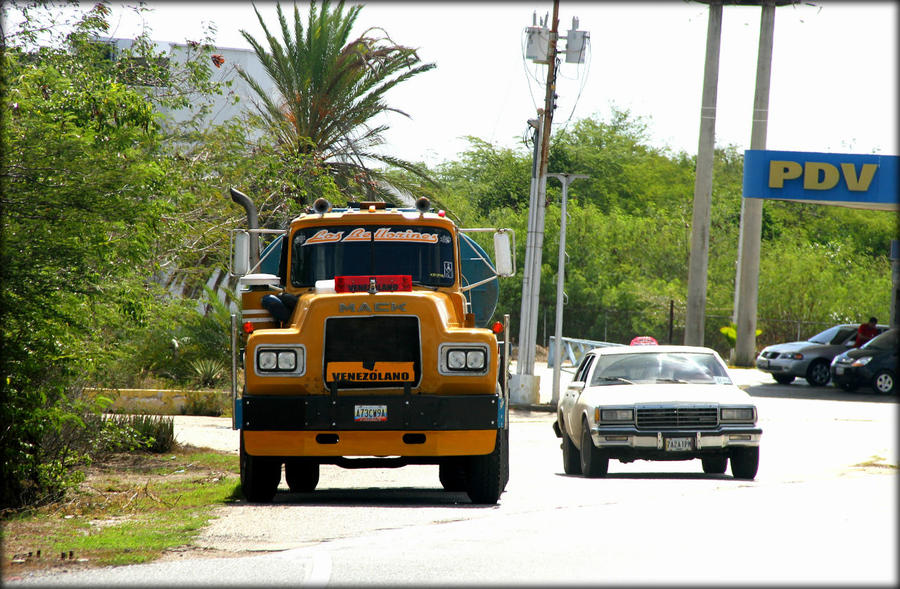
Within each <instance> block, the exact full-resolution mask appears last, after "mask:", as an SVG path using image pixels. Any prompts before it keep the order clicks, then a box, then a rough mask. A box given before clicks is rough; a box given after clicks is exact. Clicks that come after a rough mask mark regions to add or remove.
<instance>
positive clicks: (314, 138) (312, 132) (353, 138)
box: [238, 0, 434, 201]
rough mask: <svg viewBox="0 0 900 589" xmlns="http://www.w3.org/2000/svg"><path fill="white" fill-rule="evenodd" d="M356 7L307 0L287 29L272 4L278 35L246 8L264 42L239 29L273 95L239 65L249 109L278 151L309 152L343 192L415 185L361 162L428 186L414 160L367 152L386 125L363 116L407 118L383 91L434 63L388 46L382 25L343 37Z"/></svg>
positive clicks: (386, 192)
mask: <svg viewBox="0 0 900 589" xmlns="http://www.w3.org/2000/svg"><path fill="white" fill-rule="evenodd" d="M361 9H362V6H359V5H357V6H353V7H351V8H349V9H348V10H347V11H346V12H344V2H343V0H342V1H341V2H340V3H339V4H338V5H337V8H336V9H335V10H330V7H329V2H328V1H327V0H326V1H325V2H323V3H322V6H321V10H317V7H316V3H315V1H313V2H312V3H311V4H310V8H309V17H308V20H307V23H306V29H305V31H304V26H303V22H302V21H301V19H300V13H299V11H298V9H297V5H296V3H295V4H294V22H293V27H292V28H291V27H289V25H288V22H287V20H286V19H285V16H284V14H283V13H282V10H281V4H280V3H279V4H278V5H277V14H278V21H279V24H280V26H281V40H280V41H279V40H278V39H276V38H275V36H274V35H272V33H270V32H269V29H268V27H267V26H266V24H265V22H263V19H262V16H260V14H259V11H258V10H257V9H256V6H254V7H253V10H254V12H256V17H257V19H259V24H260V25H261V26H262V29H263V32H264V33H265V37H266V43H267V44H268V47H267V48H266V47H263V45H262V44H261V43H259V42H258V41H257V40H256V39H254V38H253V37H252V36H251V35H250V34H249V33H247V32H246V31H244V30H241V34H242V35H243V36H244V38H245V39H246V40H247V41H248V42H249V43H250V45H251V46H252V47H253V50H254V51H255V52H256V55H257V57H258V58H259V60H260V62H261V63H262V65H263V68H264V69H265V71H266V73H267V74H268V76H269V78H271V81H272V82H273V83H274V85H275V90H276V91H277V93H276V95H275V96H271V95H270V94H269V93H268V92H267V91H266V90H265V89H264V88H263V86H262V85H261V84H260V83H259V81H258V80H255V79H253V78H252V77H251V76H249V75H248V74H247V73H246V72H245V71H243V70H241V69H238V73H239V75H240V76H241V77H242V78H243V79H244V80H245V81H246V82H247V83H248V84H249V85H250V87H251V88H252V89H253V91H254V93H255V94H256V98H257V99H258V101H257V102H256V103H255V106H256V110H257V112H258V114H259V116H260V117H261V119H262V122H263V124H264V127H265V128H266V129H267V130H268V131H269V132H270V133H271V134H272V138H273V139H274V141H275V143H276V147H277V149H278V150H280V151H281V152H282V153H283V154H284V155H285V156H290V157H292V158H296V157H298V156H299V157H301V158H311V160H312V161H313V162H315V163H316V164H317V165H319V166H321V167H323V168H324V169H325V170H327V173H328V174H329V175H330V176H331V177H332V178H333V179H334V181H335V184H336V185H337V186H338V188H339V189H340V190H341V192H342V193H343V194H345V195H346V196H347V197H348V198H352V197H354V196H363V197H366V198H373V197H374V198H382V199H384V200H388V201H395V200H396V198H395V197H394V196H393V195H392V192H394V191H392V190H391V189H390V187H391V186H393V187H394V188H399V189H401V190H410V189H411V188H414V187H415V186H414V185H415V183H414V182H409V181H403V180H400V181H398V180H397V177H399V176H398V175H394V176H393V178H394V179H393V182H390V183H389V182H387V178H386V175H385V174H386V170H385V169H375V168H372V167H371V166H370V165H368V162H377V163H381V164H387V165H388V166H393V167H394V168H400V169H402V170H406V171H408V172H411V173H412V174H413V175H414V177H418V178H420V179H422V180H425V181H427V182H430V183H432V184H434V181H433V180H431V178H429V176H428V174H427V171H425V170H424V169H423V168H422V167H421V166H419V165H417V164H414V163H411V162H408V161H405V160H402V159H399V158H396V157H392V156H390V155H385V154H383V153H378V152H377V151H376V150H374V148H376V147H377V146H379V145H382V144H383V143H384V141H383V137H382V133H383V132H384V131H385V130H387V129H388V126H387V125H385V124H377V125H373V124H372V123H371V121H372V120H373V119H374V118H376V117H377V116H379V115H382V114H384V113H387V112H394V113H399V114H401V115H404V116H409V115H408V114H407V113H405V112H403V111H401V110H398V109H396V108H392V107H390V106H388V105H387V104H386V103H385V102H384V95H385V93H386V92H387V91H388V90H390V89H391V88H393V87H394V86H396V85H397V84H399V83H401V82H403V81H405V80H408V79H410V78H412V77H413V76H416V75H418V74H421V73H422V72H426V71H428V70H430V69H432V68H434V64H433V63H429V64H422V63H421V62H420V60H419V57H418V55H417V54H416V51H415V49H411V48H409V47H404V46H401V45H397V44H395V43H394V42H393V41H392V40H391V39H390V38H389V37H388V36H387V33H385V32H384V31H383V30H382V29H376V28H370V29H367V30H366V31H364V32H363V34H362V35H361V36H359V37H358V38H356V39H354V40H352V41H349V42H348V39H349V38H350V31H351V29H352V27H353V24H354V22H355V21H356V18H357V16H358V15H359V12H360V10H361ZM400 176H404V177H406V176H407V175H405V174H402V175H400Z"/></svg>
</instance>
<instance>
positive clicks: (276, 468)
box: [240, 431, 281, 503]
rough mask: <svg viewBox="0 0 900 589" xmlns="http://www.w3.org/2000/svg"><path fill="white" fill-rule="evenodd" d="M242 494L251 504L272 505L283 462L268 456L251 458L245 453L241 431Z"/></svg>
mask: <svg viewBox="0 0 900 589" xmlns="http://www.w3.org/2000/svg"><path fill="white" fill-rule="evenodd" d="M240 463H241V492H242V493H243V494H244V498H245V499H247V501H250V502H251V503H271V502H272V499H273V498H274V497H275V491H277V490H278V483H279V482H280V481H281V462H280V461H279V460H278V459H277V458H270V457H268V456H250V455H249V454H247V453H246V452H245V451H244V432H243V431H241V456H240Z"/></svg>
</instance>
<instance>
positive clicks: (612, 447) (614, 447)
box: [591, 426, 762, 460]
mask: <svg viewBox="0 0 900 589" xmlns="http://www.w3.org/2000/svg"><path fill="white" fill-rule="evenodd" d="M761 437H762V429H760V428H758V427H753V426H749V427H748V426H730V427H727V428H725V427H723V428H719V429H716V430H710V431H697V430H672V431H654V432H648V431H639V430H637V429H636V428H633V427H599V428H598V427H594V428H591V438H593V441H594V445H595V446H597V448H600V449H601V450H605V451H607V452H608V453H609V455H610V456H611V457H613V458H617V457H620V456H621V457H636V458H641V457H648V458H653V459H672V460H678V459H679V458H695V457H697V456H702V455H706V454H721V453H723V451H727V450H729V449H731V448H738V447H747V446H759V442H760V438H761ZM670 440H679V442H678V444H677V445H676V444H674V443H673V442H671V441H670ZM685 440H687V442H685ZM685 444H687V447H685ZM675 448H678V449H675Z"/></svg>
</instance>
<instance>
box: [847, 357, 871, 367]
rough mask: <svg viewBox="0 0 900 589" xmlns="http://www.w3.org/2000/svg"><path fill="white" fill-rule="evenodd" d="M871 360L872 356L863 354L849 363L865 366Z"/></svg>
mask: <svg viewBox="0 0 900 589" xmlns="http://www.w3.org/2000/svg"><path fill="white" fill-rule="evenodd" d="M871 361H872V356H863V357H862V358H857V359H856V360H854V361H853V363H852V364H850V366H865V365H866V364H868V363H869V362H871Z"/></svg>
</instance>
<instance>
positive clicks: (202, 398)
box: [181, 391, 225, 417]
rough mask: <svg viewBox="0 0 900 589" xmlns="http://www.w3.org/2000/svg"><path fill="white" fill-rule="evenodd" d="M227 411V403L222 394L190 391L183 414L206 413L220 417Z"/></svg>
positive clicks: (209, 415)
mask: <svg viewBox="0 0 900 589" xmlns="http://www.w3.org/2000/svg"><path fill="white" fill-rule="evenodd" d="M224 412H225V403H224V401H223V400H222V395H221V394H219V393H217V392H200V391H198V392H190V393H188V394H187V399H186V400H185V403H184V407H183V408H182V410H181V413H182V414H183V415H205V416H207V417H219V416H221V415H222V414H223V413H224Z"/></svg>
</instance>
